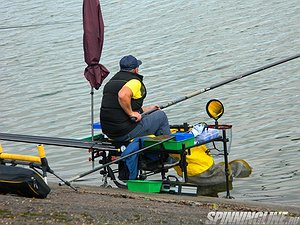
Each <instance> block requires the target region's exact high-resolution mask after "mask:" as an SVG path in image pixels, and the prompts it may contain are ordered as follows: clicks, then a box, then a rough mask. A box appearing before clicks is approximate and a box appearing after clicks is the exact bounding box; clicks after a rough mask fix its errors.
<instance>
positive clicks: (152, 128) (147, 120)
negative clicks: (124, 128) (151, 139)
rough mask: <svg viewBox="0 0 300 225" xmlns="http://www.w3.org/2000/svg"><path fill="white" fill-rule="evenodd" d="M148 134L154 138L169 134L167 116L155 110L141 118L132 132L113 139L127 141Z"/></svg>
mask: <svg viewBox="0 0 300 225" xmlns="http://www.w3.org/2000/svg"><path fill="white" fill-rule="evenodd" d="M149 134H154V135H156V136H158V135H169V134H171V131H170V125H169V121H168V118H167V115H166V114H165V113H164V112H163V111H161V110H157V111H154V112H153V113H150V114H148V115H145V116H143V118H142V120H141V121H140V122H139V123H138V125H137V126H136V127H135V128H134V129H133V130H132V131H130V132H129V133H128V134H127V135H124V136H122V137H118V138H115V140H116V141H128V140H131V139H133V138H135V137H142V136H146V135H149Z"/></svg>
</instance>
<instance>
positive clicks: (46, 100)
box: [0, 0, 300, 205]
mask: <svg viewBox="0 0 300 225" xmlns="http://www.w3.org/2000/svg"><path fill="white" fill-rule="evenodd" d="M0 3H1V8H0V40H1V42H0V102H1V104H0V106H1V107H0V131H1V132H7V133H18V134H28V135H42V136H50V137H67V138H82V137H85V136H88V135H89V134H90V112H91V103H90V86H89V83H88V82H87V81H86V80H85V78H84V76H83V70H84V68H85V66H86V65H85V63H84V59H83V48H82V34H83V31H82V2H81V1H69V0H66V1H63V2H62V1H57V0H52V1H42V0H34V1H33V0H28V1H26V2H24V1H20V0H15V1H4V0H0ZM101 5H102V12H103V17H104V22H105V42H104V49H103V53H102V58H101V63H102V64H104V65H105V66H106V67H107V68H108V69H109V70H110V71H111V75H110V76H109V77H111V76H112V75H113V74H114V73H115V72H117V71H118V62H119V59H120V58H121V57H122V56H124V55H127V54H133V55H135V56H137V57H138V58H139V59H141V60H142V61H143V65H142V68H141V74H143V75H145V83H146V85H147V87H148V98H147V101H146V104H148V103H149V104H152V103H159V104H163V103H165V102H167V101H169V100H174V99H177V97H180V96H183V95H186V94H188V93H191V92H193V91H195V90H199V89H202V88H205V87H208V86H210V85H212V84H215V83H217V82H219V81H222V80H224V79H228V78H230V77H232V76H237V75H239V74H242V73H245V72H248V71H251V70H253V69H255V68H258V67H260V66H263V65H265V64H268V63H271V62H273V61H277V60H280V59H284V58H287V57H289V56H293V55H295V54H298V53H299V51H300V38H299V37H300V25H299V24H300V2H299V1H298V0H291V1H283V0H270V1H262V0H254V1H238V0H229V1H221V2H220V1H216V0H208V1H198V0H190V1H183V0H174V1H166V0H161V1H150V0H149V1H148V0H147V1H139V2H138V4H137V3H136V1H130V0H113V1H102V2H101ZM299 71H300V60H299V58H298V59H295V60H293V61H290V62H287V63H284V64H281V65H279V66H276V67H273V68H271V69H268V70H264V71H262V72H260V73H256V74H254V75H251V76H249V77H247V78H244V79H241V80H239V81H235V82H233V83H231V84H227V85H224V86H222V87H219V88H216V89H214V90H212V91H209V92H206V93H204V94H201V95H199V96H197V97H194V98H191V99H189V100H187V101H184V102H182V103H180V104H177V105H176V106H172V107H168V108H166V109H165V112H166V113H167V115H168V117H169V120H170V123H171V124H181V123H183V122H188V123H190V124H194V123H197V122H201V121H204V122H208V123H213V121H212V120H211V119H209V118H208V116H207V115H206V113H205V105H206V103H207V102H208V101H209V100H210V99H212V98H217V99H220V100H221V101H222V102H223V104H224V107H225V113H224V115H223V117H222V118H221V119H220V121H219V122H220V123H221V124H232V125H233V131H232V132H233V140H232V145H231V153H230V156H229V158H230V160H232V159H238V158H241V159H245V160H246V161H247V162H249V164H250V165H251V166H252V167H253V174H252V175H251V177H249V178H244V179H236V180H235V181H234V190H233V191H232V192H231V193H232V195H233V196H234V197H235V198H236V199H245V200H254V201H260V202H275V203H281V204H286V205H287V204H289V205H299V203H300V191H299V185H300V179H299V177H300V172H299V168H300V163H299V161H300V128H299V126H300V116H299V110H300V89H299V87H300V79H299V78H300V75H299ZM107 80H108V79H107ZM107 80H106V81H107ZM101 92H102V87H101V88H100V90H99V91H96V92H95V95H94V97H95V101H94V104H95V108H94V113H95V121H98V114H99V106H100V100H101ZM1 144H2V146H3V149H4V151H5V152H9V153H22V154H30V155H35V154H37V153H36V149H35V145H33V144H25V143H13V142H5V141H1ZM46 152H47V156H48V161H49V163H50V166H51V167H52V169H53V170H54V171H56V173H57V174H59V175H60V176H62V177H64V178H65V179H68V178H71V177H73V176H74V175H77V174H78V173H82V172H85V171H87V170H89V169H91V164H90V162H88V160H87V158H88V157H89V154H88V153H87V151H86V150H80V149H72V148H62V147H55V146H46ZM49 179H50V180H51V179H52V180H53V181H55V182H57V180H56V179H55V178H53V177H49ZM86 179H87V181H86V182H87V183H91V184H95V185H99V184H100V183H101V180H100V179H99V175H98V174H97V173H95V174H92V175H90V176H87V177H86ZM222 195H223V196H224V195H225V194H224V193H221V194H220V196H222Z"/></svg>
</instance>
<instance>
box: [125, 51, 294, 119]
mask: <svg viewBox="0 0 300 225" xmlns="http://www.w3.org/2000/svg"><path fill="white" fill-rule="evenodd" d="M299 57H300V54H297V55H294V56H291V57H288V58H285V59H282V60H278V61H276V62H273V63H270V64H267V65H264V66H261V67H259V68H257V69H254V70H251V71H249V72H246V73H243V74H240V75H238V76H235V77H231V78H229V79H226V80H224V81H221V82H219V83H216V84H213V85H211V86H209V87H206V88H203V89H201V90H198V91H194V92H192V93H190V94H188V95H185V96H182V97H180V98H178V99H175V100H173V101H169V102H167V103H166V104H164V105H159V108H160V109H165V108H167V107H169V106H172V105H175V104H177V103H179V102H182V101H185V100H187V99H189V98H192V97H194V96H197V95H200V94H202V93H204V92H207V91H210V90H213V89H215V88H217V87H220V86H223V85H225V84H228V83H231V82H233V81H235V80H239V79H242V78H244V77H247V76H250V75H252V74H255V73H258V72H260V71H263V70H266V69H269V68H271V67H273V66H277V65H279V64H282V63H285V62H288V61H291V60H294V59H297V58H299ZM156 110H158V108H155V109H151V110H149V111H146V112H144V113H142V114H141V115H142V116H144V115H147V114H150V113H152V112H154V111H156ZM131 120H132V121H135V120H136V118H135V117H131Z"/></svg>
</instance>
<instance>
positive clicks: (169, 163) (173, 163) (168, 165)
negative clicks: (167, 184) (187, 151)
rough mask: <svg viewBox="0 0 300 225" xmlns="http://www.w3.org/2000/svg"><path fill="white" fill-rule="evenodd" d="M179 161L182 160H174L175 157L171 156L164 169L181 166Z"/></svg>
mask: <svg viewBox="0 0 300 225" xmlns="http://www.w3.org/2000/svg"><path fill="white" fill-rule="evenodd" d="M179 161H180V160H179V159H178V158H173V157H171V156H169V157H168V158H167V160H166V161H165V162H164V167H165V168H170V167H173V166H176V165H178V164H179Z"/></svg>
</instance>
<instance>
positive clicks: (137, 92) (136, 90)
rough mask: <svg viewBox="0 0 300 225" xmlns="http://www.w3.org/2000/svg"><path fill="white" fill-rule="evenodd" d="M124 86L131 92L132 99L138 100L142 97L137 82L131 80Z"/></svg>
mask: <svg viewBox="0 0 300 225" xmlns="http://www.w3.org/2000/svg"><path fill="white" fill-rule="evenodd" d="M125 86H126V87H128V88H129V89H130V90H131V91H132V94H133V96H132V98H133V99H139V98H141V97H142V93H141V87H142V84H141V82H140V81H139V80H137V79H132V80H130V81H128V82H127V83H126V84H125Z"/></svg>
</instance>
